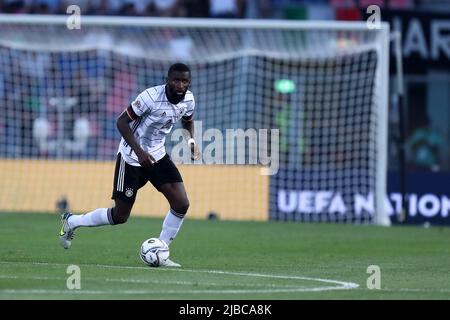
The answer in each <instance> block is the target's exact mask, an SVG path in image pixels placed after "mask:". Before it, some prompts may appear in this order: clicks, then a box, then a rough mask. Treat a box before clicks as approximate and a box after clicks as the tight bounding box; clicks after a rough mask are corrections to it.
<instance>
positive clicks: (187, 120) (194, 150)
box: [181, 115, 200, 160]
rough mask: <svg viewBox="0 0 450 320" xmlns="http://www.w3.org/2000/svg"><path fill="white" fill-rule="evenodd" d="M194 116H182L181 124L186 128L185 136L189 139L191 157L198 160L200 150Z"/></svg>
mask: <svg viewBox="0 0 450 320" xmlns="http://www.w3.org/2000/svg"><path fill="white" fill-rule="evenodd" d="M193 120H194V116H193V115H190V116H185V117H182V118H181V126H182V127H183V129H184V131H183V132H184V137H185V139H186V140H187V142H188V144H189V145H190V147H191V159H192V160H198V159H200V150H199V149H198V147H197V144H196V143H195V140H194V121H193Z"/></svg>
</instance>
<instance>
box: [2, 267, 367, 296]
mask: <svg viewBox="0 0 450 320" xmlns="http://www.w3.org/2000/svg"><path fill="white" fill-rule="evenodd" d="M26 263H27V264H32V265H44V266H64V267H66V266H68V265H70V263H69V264H66V263H50V262H14V261H0V264H16V265H17V264H26ZM77 265H78V266H80V267H82V266H84V267H96V268H109V269H132V270H133V269H134V270H149V267H133V266H112V265H103V264H77ZM153 270H155V271H158V272H164V271H174V272H192V273H210V274H225V275H232V276H242V277H260V278H269V279H287V280H303V281H314V282H322V283H327V284H332V285H333V286H325V287H312V288H310V287H299V286H296V287H285V286H282V285H276V286H274V287H273V288H271V289H256V288H255V289H221V290H216V289H204V290H203V289H192V290H184V291H183V290H160V291H157V292H156V291H149V290H124V291H121V292H116V291H109V290H91V291H89V290H81V291H79V292H80V293H85V294H162V293H167V294H174V293H189V294H192V293H215V294H223V293H231V294H239V293H289V292H320V291H331V290H349V289H355V288H357V287H359V285H358V284H356V283H352V282H344V281H338V280H333V279H322V278H312V277H301V276H284V275H271V274H261V273H250V272H233V271H222V270H202V269H199V270H196V269H175V268H154V269H153ZM36 278H39V279H41V280H42V277H36ZM48 280H50V277H49V279H48ZM64 280H65V278H64ZM98 280H99V281H101V280H102V279H98ZM103 280H104V281H108V280H106V279H103ZM115 280H118V281H120V282H129V281H133V282H134V283H136V280H132V279H131V280H130V279H115ZM109 281H114V279H109ZM165 283H167V282H165ZM178 284H183V283H178ZM184 284H186V283H184ZM206 285H208V284H206ZM209 285H215V284H209ZM221 285H222V284H221ZM262 286H264V285H262ZM74 291H76V290H67V291H66V290H33V289H3V290H0V293H2V292H3V293H57V294H59V293H69V294H71V293H74ZM77 293H78V292H77Z"/></svg>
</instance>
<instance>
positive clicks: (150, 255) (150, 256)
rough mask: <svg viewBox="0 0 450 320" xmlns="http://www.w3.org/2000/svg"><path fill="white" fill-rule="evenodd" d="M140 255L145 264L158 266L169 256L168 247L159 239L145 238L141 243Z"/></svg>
mask: <svg viewBox="0 0 450 320" xmlns="http://www.w3.org/2000/svg"><path fill="white" fill-rule="evenodd" d="M140 257H141V260H142V261H143V262H144V263H145V264H146V265H148V266H150V267H159V266H160V265H161V263H162V262H164V261H165V260H167V259H168V258H169V247H168V246H167V244H166V243H165V242H164V241H163V240H161V239H158V238H150V239H147V240H145V241H144V242H143V243H142V245H141V251H140Z"/></svg>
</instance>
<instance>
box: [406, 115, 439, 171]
mask: <svg viewBox="0 0 450 320" xmlns="http://www.w3.org/2000/svg"><path fill="white" fill-rule="evenodd" d="M442 147H443V139H442V136H441V134H440V133H439V132H437V131H436V130H435V129H433V127H432V126H431V123H430V121H429V119H428V116H425V117H424V118H423V119H422V123H421V124H420V125H419V126H418V127H417V128H416V130H414V132H413V133H412V134H411V136H410V137H409V138H408V139H407V141H406V150H407V154H408V155H409V157H408V158H409V159H408V162H409V163H408V164H409V166H410V167H411V169H413V170H421V171H423V170H425V171H438V170H439V169H440V160H441V159H440V157H441V154H440V152H441V151H440V150H441V149H442Z"/></svg>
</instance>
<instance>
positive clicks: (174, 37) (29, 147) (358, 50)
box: [0, 20, 385, 222]
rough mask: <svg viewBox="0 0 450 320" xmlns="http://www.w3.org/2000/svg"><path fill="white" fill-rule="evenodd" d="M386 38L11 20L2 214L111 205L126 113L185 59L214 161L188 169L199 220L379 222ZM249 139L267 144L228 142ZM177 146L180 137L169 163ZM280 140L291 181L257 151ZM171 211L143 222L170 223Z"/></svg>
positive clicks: (0, 153)
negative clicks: (60, 202)
mask: <svg viewBox="0 0 450 320" xmlns="http://www.w3.org/2000/svg"><path fill="white" fill-rule="evenodd" d="M169 21H170V20H169ZM211 24H214V22H212V21H211ZM377 39H378V38H377V33H376V32H372V31H370V30H337V29H335V28H332V27H330V28H317V29H315V28H286V29H280V30H278V29H270V28H257V27H247V28H222V27H217V28H214V27H211V26H209V27H208V28H204V27H199V26H197V27H196V26H183V27H181V26H176V25H174V26H170V24H165V25H164V26H157V25H152V26H132V25H130V26H127V25H121V26H108V25H104V26H101V25H89V24H87V25H84V24H83V25H82V29H81V30H69V29H67V28H66V27H65V25H59V24H55V25H42V24H23V25H22V24H21V25H19V24H14V23H3V24H1V25H0V108H1V109H2V110H3V114H4V116H3V117H1V118H0V133H1V134H0V158H1V160H0V163H1V164H2V166H3V168H2V172H3V173H2V175H3V174H5V177H4V178H5V179H3V181H4V183H5V184H6V185H7V186H8V188H2V191H0V193H1V196H0V198H1V199H2V201H1V204H2V205H0V210H33V211H48V210H52V209H53V208H54V203H55V201H56V200H57V199H58V198H60V197H61V196H64V197H67V198H68V200H69V201H70V202H71V204H72V207H73V209H74V210H75V211H84V210H89V209H93V208H92V207H90V206H94V207H99V206H101V205H102V204H105V202H106V201H108V199H109V194H110V192H111V190H112V177H113V171H112V169H113V167H112V166H113V161H114V159H115V156H116V153H117V147H118V143H119V140H120V135H119V132H118V131H117V129H116V125H115V121H116V118H117V116H118V115H119V114H120V113H121V112H122V111H123V109H124V108H125V107H126V106H128V105H129V104H130V102H131V101H132V100H133V99H134V98H135V97H136V96H137V94H139V93H140V92H142V91H143V90H145V89H146V88H148V87H151V86H155V85H160V84H162V83H164V81H165V76H166V73H167V69H168V67H169V66H170V65H171V64H172V63H173V62H176V61H183V62H186V63H188V64H189V66H190V68H191V70H192V75H193V79H192V86H191V90H192V91H193V93H194V95H195V98H196V102H197V106H196V113H195V119H196V135H197V136H196V137H197V141H200V147H201V149H203V150H204V151H207V153H208V154H209V155H210V156H212V157H213V159H212V160H209V162H208V160H207V159H206V160H203V162H202V163H203V164H200V165H194V166H192V165H187V164H186V165H181V166H180V168H181V171H182V174H183V177H184V179H185V181H186V183H187V184H188V186H189V188H188V193H189V194H190V195H193V197H194V198H195V205H194V215H197V216H199V217H203V216H205V215H206V214H208V213H212V212H218V213H219V214H221V215H222V216H224V217H229V218H232V219H267V218H269V219H275V220H295V221H297V220H298V221H343V222H355V221H356V222H370V221H372V217H373V214H374V212H376V208H375V204H374V200H373V197H374V194H376V193H377V192H378V193H379V192H383V190H377V187H376V179H378V178H379V177H380V174H381V175H382V174H383V173H379V172H377V165H376V161H377V160H376V159H377V153H378V152H385V150H378V149H377V137H378V135H379V134H380V132H379V126H378V125H377V123H378V121H379V119H378V115H377V109H378V108H380V97H379V90H378V86H379V85H380V78H379V77H377V71H378V68H380V67H382V66H380V63H379V53H378V51H377V43H378V42H377V41H378V40H377ZM237 129H242V130H244V131H245V132H246V133H248V134H250V133H251V132H256V134H257V136H256V138H255V137H253V138H252V137H250V138H249V137H247V139H245V141H244V143H241V144H239V143H234V145H233V144H231V143H230V141H229V140H230V139H231V138H230V136H227V132H229V133H233V132H234V133H236V131H235V130H237ZM264 129H266V130H267V129H279V137H278V140H276V138H277V137H275V136H270V134H268V139H267V146H266V145H265V144H264V143H263V142H264V141H263V139H262V136H260V135H259V134H261V132H263V133H264V131H262V130H264ZM211 130H216V131H211ZM233 130H234V131H233ZM246 130H247V131H246ZM252 130H253V131H252ZM211 136H214V137H215V140H213V138H211ZM219 138H223V141H222V142H221V143H220V141H218V140H219ZM255 139H256V140H258V141H256V140H255ZM172 140H174V141H172ZM275 140H276V141H275ZM212 141H214V142H215V144H214V148H213V149H214V151H213V152H211V153H210V151H211V143H212ZM253 142H256V144H254V143H253ZM258 142H259V144H257V143H258ZM177 143H179V141H178V140H177V139H171V137H168V139H167V140H166V149H167V152H168V153H169V154H171V152H172V149H173V147H174V146H175V145H176V144H177ZM272 143H277V146H278V147H277V149H278V150H279V157H277V158H278V159H277V161H278V167H277V168H275V169H277V174H273V175H268V176H267V175H262V174H261V171H260V170H255V169H257V168H259V167H260V166H261V165H262V164H267V163H262V159H261V158H260V157H259V153H258V152H256V153H252V152H251V151H252V148H254V149H255V150H256V149H258V148H259V149H264V152H267V153H268V154H271V151H276V149H273V144H272ZM208 145H209V149H208ZM231 153H233V154H234V155H233V156H230V154H231ZM272 153H274V152H272ZM242 154H244V157H243V158H239V157H240V155H242ZM173 156H174V158H175V159H174V160H175V161H178V162H181V161H182V160H180V159H177V157H176V155H173ZM275 156H276V155H274V154H272V157H273V159H272V165H273V166H275V165H274V163H275ZM242 159H244V160H242ZM77 164H82V167H79V166H77ZM206 164H208V165H211V166H208V165H206ZM74 165H75V166H74ZM100 165H106V168H107V169H104V167H99V166H100ZM34 166H37V167H36V169H33V168H35V167H34ZM85 166H88V167H89V166H90V168H89V169H86V168H85ZM31 170H36V171H34V172H32V171H31ZM83 170H84V171H83ZM5 172H7V173H5ZM70 174H72V176H70ZM70 179H73V180H70ZM5 180H6V181H5ZM99 181H101V182H99ZM97 182H98V183H99V184H98V185H97V184H96V183H97ZM68 184H70V185H71V187H68V186H67V185H68ZM73 185H76V186H77V187H76V188H75V187H73ZM83 185H84V187H83ZM21 188H26V194H23V190H22V189H21ZM43 188H44V189H46V190H47V192H41V191H39V190H41V189H43ZM72 188H73V189H76V190H72ZM100 199H101V201H100ZM138 201H139V200H138ZM161 201H162V200H161V199H158V203H160V202H161ZM99 202H100V203H99ZM191 203H193V201H192V199H191ZM163 206H164V205H163V204H161V205H150V204H148V205H146V206H144V207H139V209H137V211H141V212H142V213H144V214H157V215H158V214H160V215H162V214H164V213H165V212H164V211H163V210H162V207H163Z"/></svg>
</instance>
